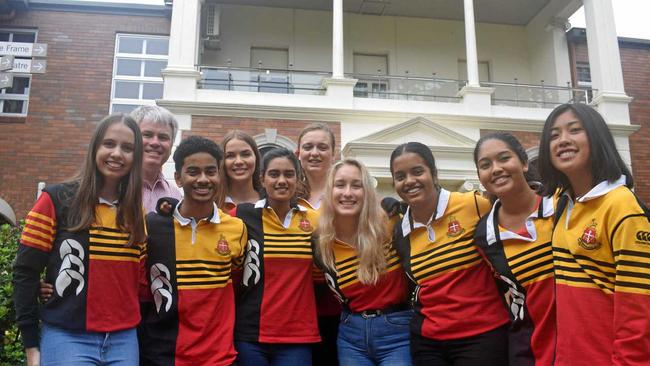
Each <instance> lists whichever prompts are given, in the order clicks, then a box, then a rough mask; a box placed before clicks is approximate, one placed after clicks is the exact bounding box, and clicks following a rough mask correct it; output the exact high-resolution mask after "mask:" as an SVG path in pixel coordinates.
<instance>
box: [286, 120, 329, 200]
mask: <svg viewBox="0 0 650 366" xmlns="http://www.w3.org/2000/svg"><path fill="white" fill-rule="evenodd" d="M312 131H324V132H325V133H327V134H328V135H329V137H330V145H331V146H332V153H334V151H335V150H336V137H335V136H334V132H333V131H332V129H331V128H330V127H329V126H328V125H327V124H326V123H322V122H317V123H311V124H309V125H307V126H305V128H303V129H302V131H300V135H298V152H300V142H301V140H302V138H303V137H304V136H305V135H306V134H307V133H309V132H312ZM300 169H301V170H302V179H301V180H300V182H298V187H297V188H296V195H297V197H301V198H304V199H305V200H309V198H310V196H311V186H310V185H309V179H307V174H305V171H304V170H303V169H302V166H301V168H300Z"/></svg>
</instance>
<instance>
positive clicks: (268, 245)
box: [264, 242, 311, 250]
mask: <svg viewBox="0 0 650 366" xmlns="http://www.w3.org/2000/svg"><path fill="white" fill-rule="evenodd" d="M264 244H265V246H264V247H265V248H267V249H268V248H271V249H277V248H297V249H309V250H311V243H303V244H294V245H278V244H275V245H274V244H268V242H265V243H264Z"/></svg>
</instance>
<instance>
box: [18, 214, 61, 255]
mask: <svg viewBox="0 0 650 366" xmlns="http://www.w3.org/2000/svg"><path fill="white" fill-rule="evenodd" d="M55 226H56V222H55V221H54V220H53V219H52V218H51V217H49V216H46V215H43V214H40V213H38V212H35V211H30V212H29V214H28V215H27V217H26V218H25V227H24V228H23V234H22V235H21V238H20V239H21V241H22V242H25V243H27V244H31V245H33V246H37V247H41V248H43V249H45V250H47V251H49V250H51V249H52V243H53V242H54V236H55V233H56V231H55Z"/></svg>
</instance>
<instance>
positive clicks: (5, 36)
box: [0, 32, 10, 42]
mask: <svg viewBox="0 0 650 366" xmlns="http://www.w3.org/2000/svg"><path fill="white" fill-rule="evenodd" d="M9 35H10V33H9V32H0V42H9Z"/></svg>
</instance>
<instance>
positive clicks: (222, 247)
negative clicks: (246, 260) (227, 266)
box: [217, 234, 230, 255]
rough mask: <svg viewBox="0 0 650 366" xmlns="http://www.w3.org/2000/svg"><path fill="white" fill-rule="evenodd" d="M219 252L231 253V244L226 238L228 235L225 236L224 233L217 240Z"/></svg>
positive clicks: (222, 253)
mask: <svg viewBox="0 0 650 366" xmlns="http://www.w3.org/2000/svg"><path fill="white" fill-rule="evenodd" d="M217 253H219V254H221V255H229V254H230V245H229V244H228V241H227V240H226V237H224V236H223V234H221V237H220V238H219V241H218V242H217Z"/></svg>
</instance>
